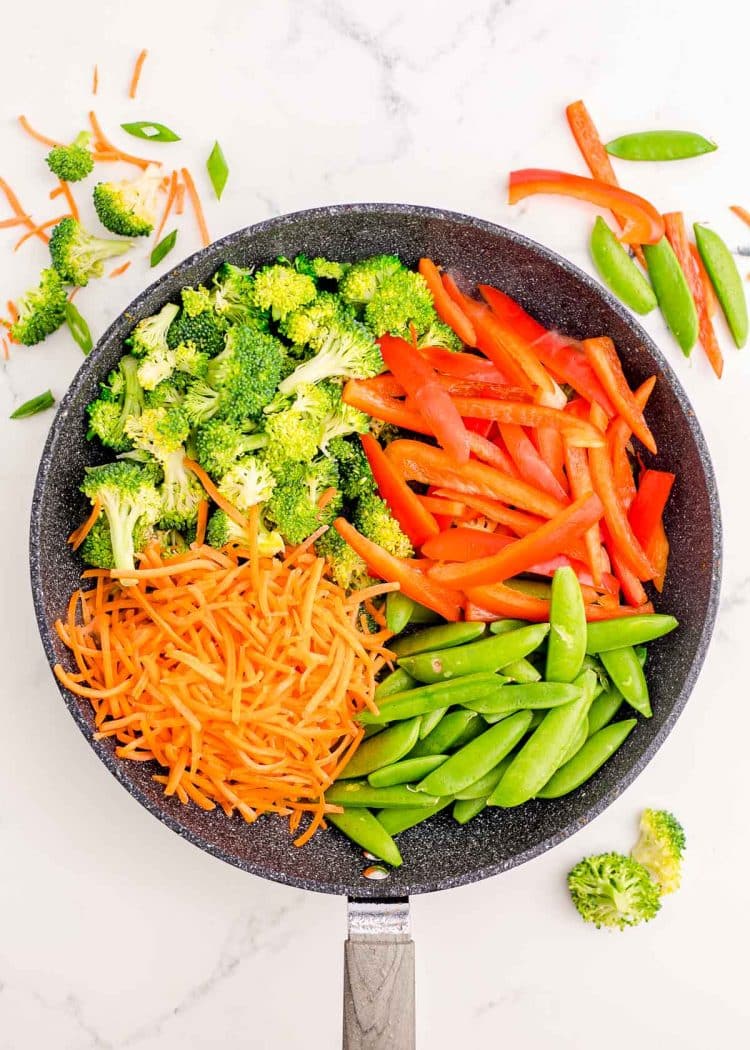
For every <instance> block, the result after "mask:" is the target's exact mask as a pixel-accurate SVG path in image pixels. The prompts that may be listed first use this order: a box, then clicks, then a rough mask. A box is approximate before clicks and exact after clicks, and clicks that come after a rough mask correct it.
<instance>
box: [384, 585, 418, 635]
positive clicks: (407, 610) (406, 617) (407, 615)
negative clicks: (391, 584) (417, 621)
mask: <svg viewBox="0 0 750 1050" xmlns="http://www.w3.org/2000/svg"><path fill="white" fill-rule="evenodd" d="M414 605H415V603H414V602H413V601H412V600H411V598H410V597H409V595H408V594H404V592H403V591H389V593H388V594H387V595H386V599H385V623H386V627H387V628H388V630H389V631H393V633H394V634H401V632H402V631H403V629H404V628H405V627H406V625H407V624H408V623H410V622H411V618H412V614H413V612H414Z"/></svg>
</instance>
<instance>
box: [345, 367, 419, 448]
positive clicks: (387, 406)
mask: <svg viewBox="0 0 750 1050" xmlns="http://www.w3.org/2000/svg"><path fill="white" fill-rule="evenodd" d="M341 400H342V401H343V402H344V404H345V405H351V406H352V408H358V409H359V410H360V412H364V413H365V414H366V415H368V416H372V418H373V419H380V420H382V421H383V422H384V423H392V424H393V425H394V426H396V427H401V428H402V429H403V430H413V431H414V433H415V434H429V435H430V436H432V435H431V433H430V429H429V427H428V426H427V424H426V423H425V421H424V419H423V418H422V416H421V415H420V414H419V412H417V411H416V410H414V409H411V408H408V407H407V406H406V405H405V404H404V402H403V401H399V400H398V399H397V398H395V397H386V396H385V395H383V394H381V393H380V392H379V391H378V390H377V388H376V387H373V386H371V380H369V379H364V380H362V379H350V380H349V382H348V383H346V384H345V386H344V390H343V393H342V394H341Z"/></svg>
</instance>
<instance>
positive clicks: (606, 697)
mask: <svg viewBox="0 0 750 1050" xmlns="http://www.w3.org/2000/svg"><path fill="white" fill-rule="evenodd" d="M622 702H623V701H622V693H621V692H620V690H619V689H617V688H615V686H610V688H609V689H605V690H604V692H603V693H600V695H599V696H597V697H596V698H595V699H594V701H593V703H592V704H591V707H590V708H589V736H590V737H592V736H593V735H594V733H598V732H599V730H600V729H604V727H605V726H606V725H609V723H610V722H611V721H612V719H613V718H614V717H615V715H616V714H617V712H618V711H619V710H620V708H621V707H622Z"/></svg>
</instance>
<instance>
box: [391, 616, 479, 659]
mask: <svg viewBox="0 0 750 1050" xmlns="http://www.w3.org/2000/svg"><path fill="white" fill-rule="evenodd" d="M483 634H484V624H483V623H442V624H440V625H439V626H437V627H425V629H424V630H423V631H415V632H414V634H407V635H404V637H403V638H396V639H395V641H392V642H389V643H388V648H389V649H390V651H391V652H392V653H395V654H396V656H414V655H415V654H416V653H427V652H430V651H431V650H432V649H451V648H452V647H453V646H454V645H466V643H467V642H473V641H475V640H476V639H477V638H481V636H482V635H483Z"/></svg>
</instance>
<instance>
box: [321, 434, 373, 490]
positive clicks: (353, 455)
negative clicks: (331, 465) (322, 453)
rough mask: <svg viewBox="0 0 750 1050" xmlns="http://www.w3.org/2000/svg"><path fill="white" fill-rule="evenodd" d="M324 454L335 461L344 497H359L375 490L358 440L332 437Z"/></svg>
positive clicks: (370, 472)
mask: <svg viewBox="0 0 750 1050" xmlns="http://www.w3.org/2000/svg"><path fill="white" fill-rule="evenodd" d="M326 455H328V456H330V457H331V458H332V459H334V460H335V461H336V464H337V466H338V471H339V478H340V479H341V484H340V488H341V494H342V496H344V498H345V499H359V497H360V496H366V495H368V494H370V493H372V492H374V491H375V478H374V477H373V476H372V471H371V470H370V464H369V463H368V462H367V456H366V455H365V454H364V451H363V450H362V446H361V444H360V443H359V441H347V440H346V438H342V437H336V438H333V440H332V441H330V442H329V443H328V447H327V449H326Z"/></svg>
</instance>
